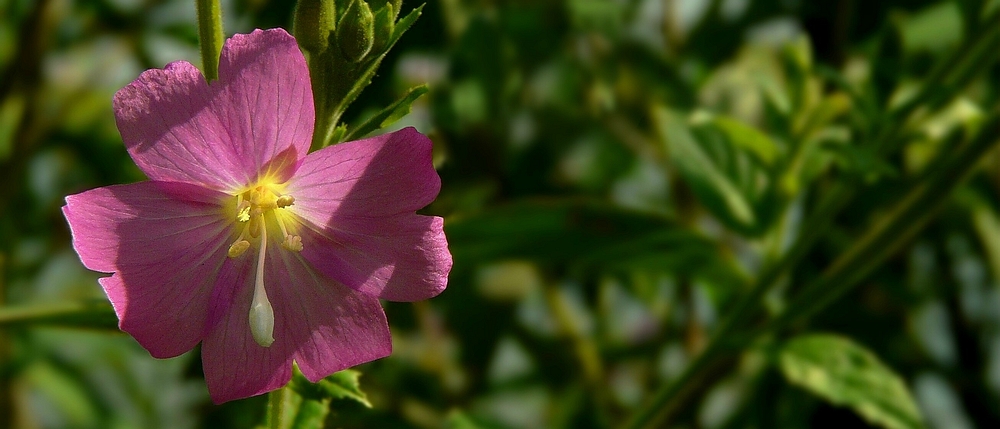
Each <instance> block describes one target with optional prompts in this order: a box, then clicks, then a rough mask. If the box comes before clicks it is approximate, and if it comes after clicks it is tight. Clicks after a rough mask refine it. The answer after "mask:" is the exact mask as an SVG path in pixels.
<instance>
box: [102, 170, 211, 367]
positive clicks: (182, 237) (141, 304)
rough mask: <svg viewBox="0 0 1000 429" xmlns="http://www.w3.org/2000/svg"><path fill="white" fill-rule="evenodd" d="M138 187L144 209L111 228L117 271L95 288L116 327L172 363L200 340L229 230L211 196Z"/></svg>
mask: <svg viewBox="0 0 1000 429" xmlns="http://www.w3.org/2000/svg"><path fill="white" fill-rule="evenodd" d="M143 184H144V185H145V186H146V193H147V195H148V204H146V203H142V202H141V200H140V202H139V203H138V204H132V206H131V207H129V209H128V211H129V213H128V215H127V218H126V219H125V220H124V221H122V222H120V223H118V224H117V225H116V227H115V232H114V234H115V236H116V237H118V240H119V243H118V249H117V253H116V259H115V263H114V265H115V269H116V272H115V273H114V275H113V276H112V277H108V278H103V279H101V282H100V283H101V285H102V286H103V287H104V289H105V292H106V293H107V294H108V297H109V298H110V299H111V302H112V304H113V305H114V307H115V311H116V313H117V314H118V317H119V321H120V322H119V327H120V328H121V329H122V330H123V331H125V332H128V333H129V334H131V335H132V336H133V337H134V338H135V339H136V340H137V341H138V342H139V343H140V344H142V346H143V347H145V348H146V349H147V350H149V352H150V354H151V355H153V356H154V357H158V358H166V357H173V356H177V355H179V354H181V353H183V352H186V351H188V350H190V349H192V348H193V347H194V346H195V345H196V344H197V343H198V342H199V341H201V340H202V338H203V336H204V332H205V323H206V317H207V314H208V306H209V301H210V298H211V291H212V288H213V286H214V283H215V277H216V273H217V272H218V270H219V268H220V267H221V265H222V263H223V262H224V261H225V259H226V251H227V247H228V243H227V239H228V237H229V235H230V232H229V229H228V227H227V223H226V221H225V218H224V217H222V216H221V210H220V206H219V201H218V198H219V195H218V194H217V193H215V192H214V191H210V190H207V189H204V188H201V187H198V186H193V185H187V184H182V183H163V182H143ZM129 186H134V185H129ZM118 189H121V188H118ZM132 198H133V199H135V196H134V195H133V196H132ZM140 198H141V196H140ZM165 202H169V203H168V204H164V203H165Z"/></svg>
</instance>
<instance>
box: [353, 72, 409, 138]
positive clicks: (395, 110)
mask: <svg viewBox="0 0 1000 429" xmlns="http://www.w3.org/2000/svg"><path fill="white" fill-rule="evenodd" d="M426 93H427V85H418V86H415V87H413V88H410V89H409V90H408V91H407V92H406V94H403V96H402V97H400V98H399V99H398V100H396V101H394V102H393V103H392V104H390V105H389V106H388V107H386V108H384V109H382V110H381V111H379V112H378V113H376V114H374V115H372V117H370V118H368V119H367V120H365V122H363V123H361V124H360V125H358V126H357V127H354V129H352V130H350V132H348V133H347V135H346V136H344V137H339V138H340V139H341V141H351V140H357V139H359V138H361V137H364V136H366V135H368V133H371V132H372V131H377V130H380V129H382V128H385V127H387V126H389V125H392V124H393V123H394V122H396V121H398V120H399V119H400V118H402V117H403V116H406V114H408V113H410V109H411V107H412V106H413V102H414V101H416V100H417V99H418V98H420V96H421V95H424V94H426Z"/></svg>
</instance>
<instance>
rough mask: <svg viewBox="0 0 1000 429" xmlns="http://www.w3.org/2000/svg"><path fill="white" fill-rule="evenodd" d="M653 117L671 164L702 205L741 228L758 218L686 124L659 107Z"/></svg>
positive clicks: (673, 114) (675, 115) (654, 111)
mask: <svg viewBox="0 0 1000 429" xmlns="http://www.w3.org/2000/svg"><path fill="white" fill-rule="evenodd" d="M653 116H654V119H655V121H656V125H657V128H658V131H659V133H660V138H661V141H662V143H663V144H664V145H665V146H666V149H667V152H668V154H669V157H670V162H671V164H672V165H673V166H674V167H675V168H676V169H677V170H678V171H680V173H681V175H683V176H684V179H685V181H686V182H687V183H688V185H690V186H691V188H692V190H693V191H694V192H695V194H697V195H698V197H699V199H700V200H701V201H702V203H703V204H705V206H706V207H707V208H709V209H710V210H712V211H713V212H715V213H716V214H717V215H721V217H723V218H724V219H732V220H734V221H736V222H737V223H738V224H740V225H743V226H750V225H753V224H754V223H755V222H756V220H757V218H756V216H755V215H754V211H753V208H752V207H751V205H750V203H749V202H748V201H747V200H746V198H745V197H744V196H743V195H742V194H741V193H740V192H739V190H738V188H737V187H736V185H735V184H734V183H733V182H732V181H730V179H729V178H728V177H726V175H725V174H723V172H722V171H720V169H719V167H718V166H717V165H716V164H715V163H713V162H712V159H711V158H710V157H709V156H708V154H706V153H705V151H704V149H703V148H702V147H701V146H699V144H698V142H697V141H696V140H695V138H694V136H693V135H692V134H691V131H690V129H689V128H688V126H687V124H686V123H685V121H684V120H683V119H682V118H681V117H680V116H678V115H677V114H676V113H673V112H671V111H669V110H667V109H665V108H662V107H657V108H655V109H654V110H653Z"/></svg>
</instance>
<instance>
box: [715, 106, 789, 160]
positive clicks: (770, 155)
mask: <svg viewBox="0 0 1000 429" xmlns="http://www.w3.org/2000/svg"><path fill="white" fill-rule="evenodd" d="M712 123H713V124H714V125H715V126H717V127H719V129H721V130H722V131H723V132H725V133H726V136H727V137H729V140H730V141H731V142H732V143H733V144H734V145H736V146H738V147H740V148H743V149H746V150H747V151H749V152H750V153H752V154H754V156H756V158H757V159H758V160H759V161H760V162H762V163H763V164H764V165H768V166H770V165H772V164H773V163H774V160H775V159H776V158H777V157H778V146H777V144H775V142H774V141H773V140H771V138H770V137H768V136H767V134H764V133H762V132H760V131H758V130H757V129H756V128H754V127H751V126H749V125H746V124H744V123H742V122H740V121H737V120H735V119H732V118H727V117H724V116H719V117H716V118H714V119H713V120H712Z"/></svg>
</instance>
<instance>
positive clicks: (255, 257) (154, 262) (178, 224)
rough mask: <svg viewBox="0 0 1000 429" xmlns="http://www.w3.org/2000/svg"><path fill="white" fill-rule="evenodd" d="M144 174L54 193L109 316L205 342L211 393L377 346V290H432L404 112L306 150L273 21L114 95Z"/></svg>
mask: <svg viewBox="0 0 1000 429" xmlns="http://www.w3.org/2000/svg"><path fill="white" fill-rule="evenodd" d="M114 110H115V118H116V119H117V123H118V129H119V130H120V131H121V134H122V139H123V140H124V141H125V146H126V148H127V149H128V152H129V154H130V155H131V156H132V159H133V160H135V163H136V165H138V166H139V168H140V169H142V171H143V172H145V173H146V175H147V176H149V179H150V181H147V182H140V183H134V184H130V185H115V186H108V187H104V188H97V189H92V190H89V191H86V192H83V193H80V194H76V195H71V196H68V197H66V206H64V207H63V213H64V215H65V216H66V219H67V221H69V225H70V229H71V230H72V233H73V247H74V248H75V249H76V251H77V253H79V255H80V259H81V260H82V261H83V264H84V265H85V266H86V267H87V268H89V269H91V270H94V271H100V272H105V273H113V274H112V275H111V276H110V277H104V278H101V279H100V284H101V286H102V287H103V288H104V291H105V292H106V293H107V295H108V298H109V299H110V300H111V304H112V305H113V306H114V309H115V312H116V313H117V314H118V318H119V321H120V323H119V326H120V328H121V329H122V330H123V331H125V332H128V333H129V334H131V335H132V336H133V337H134V338H135V339H136V340H137V341H138V342H139V343H140V344H142V346H143V347H145V348H146V349H147V350H149V353H150V354H151V355H153V356H154V357H157V358H168V357H173V356H177V355H179V354H181V353H184V352H185V351H188V350H191V349H192V348H193V347H194V346H195V345H197V344H198V343H199V342H201V343H202V361H203V366H204V370H205V379H206V381H207V383H208V390H209V393H210V394H211V397H212V400H213V401H215V402H216V403H221V402H225V401H229V400H233V399H238V398H244V397H248V396H252V395H257V394H261V393H264V392H267V391H270V390H274V389H277V388H279V387H281V386H283V385H285V384H286V383H287V382H288V381H289V379H290V377H291V374H292V363H293V362H294V363H295V364H297V365H298V367H299V368H300V369H301V370H302V373H303V374H304V375H305V376H306V378H308V379H309V380H312V381H318V380H320V379H321V378H323V377H325V376H327V375H330V374H332V373H333V372H336V371H339V370H341V369H344V368H347V367H350V366H354V365H357V364H360V363H364V362H368V361H371V360H374V359H379V358H382V357H385V356H387V355H388V354H389V353H390V350H391V347H392V346H391V342H390V338H389V329H388V324H387V322H386V319H385V314H384V313H383V311H382V307H381V305H380V304H379V298H382V299H387V300H392V301H416V300H422V299H427V298H430V297H433V296H435V295H437V294H439V293H441V291H442V290H444V288H445V285H446V283H447V277H448V272H449V271H450V269H451V264H452V260H451V254H450V253H449V252H448V247H447V246H448V245H447V242H446V240H445V236H444V232H443V230H442V225H443V221H442V219H441V218H439V217H430V216H421V215H417V214H416V213H415V211H416V210H418V209H420V208H422V207H424V206H426V205H427V204H428V203H430V202H431V201H432V200H433V199H434V198H435V197H436V196H437V193H438V190H439V189H440V187H441V180H440V178H439V177H438V175H437V173H436V172H435V171H434V167H433V166H432V165H431V142H430V140H429V139H427V137H425V136H423V135H422V134H420V133H418V132H417V131H415V130H414V129H412V128H408V129H404V130H402V131H398V132H395V133H390V134H386V135H382V136H378V137H373V138H369V139H365V140H359V141H354V142H348V143H343V144H339V145H336V146H331V147H328V148H325V149H322V150H319V151H316V152H314V153H311V154H308V155H307V152H308V149H309V144H310V141H311V140H312V133H313V121H314V119H315V117H314V116H315V114H314V111H313V98H312V91H311V89H310V83H309V71H308V69H307V67H306V63H305V59H304V58H303V56H302V54H301V53H300V52H299V49H298V47H297V46H296V43H295V39H293V38H292V36H290V35H289V34H288V33H286V32H285V31H284V30H281V29H275V30H267V31H261V30H257V31H254V32H253V33H251V34H248V35H236V36H234V37H233V38H232V39H229V40H228V41H227V42H226V45H225V47H223V49H222V58H221V61H220V65H219V80H218V81H215V82H212V83H211V84H207V83H206V82H205V78H204V77H203V76H202V75H201V73H200V72H199V71H198V70H197V69H196V68H195V67H194V66H192V65H191V64H190V63H187V62H183V61H180V62H175V63H172V64H169V65H167V67H166V68H164V69H163V70H147V71H146V72H144V73H142V75H141V76H139V78H138V79H137V80H136V81H134V82H132V83H131V84H129V85H128V86H126V87H125V88H123V89H121V90H120V91H118V93H117V94H115V97H114Z"/></svg>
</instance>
